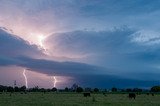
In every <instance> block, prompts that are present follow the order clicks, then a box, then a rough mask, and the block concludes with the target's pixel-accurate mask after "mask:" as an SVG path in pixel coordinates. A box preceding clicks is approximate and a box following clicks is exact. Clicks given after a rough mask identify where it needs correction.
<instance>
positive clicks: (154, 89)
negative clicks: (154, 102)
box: [151, 86, 160, 92]
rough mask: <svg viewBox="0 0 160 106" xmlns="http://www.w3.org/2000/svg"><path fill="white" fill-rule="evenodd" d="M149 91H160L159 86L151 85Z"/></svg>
mask: <svg viewBox="0 0 160 106" xmlns="http://www.w3.org/2000/svg"><path fill="white" fill-rule="evenodd" d="M151 92H160V86H153V87H152V88H151Z"/></svg>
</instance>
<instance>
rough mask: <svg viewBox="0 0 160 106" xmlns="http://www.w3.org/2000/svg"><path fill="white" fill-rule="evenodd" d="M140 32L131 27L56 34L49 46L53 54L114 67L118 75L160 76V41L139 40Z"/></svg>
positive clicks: (50, 40) (50, 37)
mask: <svg viewBox="0 0 160 106" xmlns="http://www.w3.org/2000/svg"><path fill="white" fill-rule="evenodd" d="M137 32H138V30H133V29H130V28H128V27H121V28H115V29H113V30H111V31H98V32H97V31H73V32H66V33H57V34H53V35H51V36H49V37H48V38H47V39H46V42H45V43H46V45H48V46H49V47H50V50H51V52H52V51H54V52H52V53H53V54H59V55H61V56H68V57H70V56H75V57H76V56H77V57H80V58H79V61H81V62H82V61H83V62H85V63H89V64H95V65H97V66H102V67H105V68H107V69H108V68H110V69H111V71H112V72H114V73H116V74H118V75H124V74H125V73H128V75H129V73H132V74H133V73H136V72H142V73H145V72H146V73H147V72H153V73H154V72H156V73H159V71H158V69H157V68H156V65H158V64H160V61H159V58H160V55H159V49H160V48H159V46H157V45H158V44H159V43H158V42H159V38H158V37H157V38H156V37H155V38H154V42H156V43H155V44H154V43H152V42H153V40H152V39H153V38H149V37H148V38H144V37H139V36H140V35H137ZM137 37H139V38H137ZM135 38H136V39H138V41H137V40H135ZM144 39H147V44H146V42H143V41H144ZM148 44H150V45H148ZM81 57H82V58H81ZM73 61H74V59H73ZM75 61H76V59H75ZM130 75H131V74H130Z"/></svg>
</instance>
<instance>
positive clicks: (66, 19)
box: [0, 0, 160, 88]
mask: <svg viewBox="0 0 160 106" xmlns="http://www.w3.org/2000/svg"><path fill="white" fill-rule="evenodd" d="M159 5H160V1H159V0H154V1H151V0H134V1H131V0H61V1H58V0H34V1H33V0H27V1H24V0H0V27H1V30H0V45H1V46H0V51H1V52H0V73H1V74H0V76H1V75H5V76H6V77H4V76H3V77H1V79H0V80H1V82H0V83H1V84H6V85H12V83H13V81H14V80H18V81H19V85H24V84H25V81H24V78H23V75H21V73H22V72H23V70H24V69H26V70H27V76H28V77H29V78H28V80H29V85H30V87H32V86H36V85H39V86H41V87H53V84H52V82H53V81H52V79H50V77H51V76H56V78H57V81H58V82H57V87H59V88H61V87H65V86H70V85H71V84H73V83H78V84H80V85H82V86H96V85H97V86H98V87H111V86H115V85H116V84H119V83H122V84H121V85H117V86H119V87H128V86H136V87H137V86H141V87H146V86H152V85H155V84H157V83H158V81H159V80H160V79H159V74H160V71H159V70H160V66H159V65H160V61H159V58H160V55H159V50H160V46H159V44H160V31H159V27H160V25H159V21H160V19H159V16H160V7H159ZM12 67H13V69H14V70H12V71H11V69H12ZM34 72H35V75H33V74H32V73H34ZM11 73H12V74H14V76H13V77H11V76H10V74H11ZM17 73H18V74H17ZM8 76H10V77H9V78H8ZM35 79H36V80H35ZM47 81H48V82H47ZM119 81H120V82H119ZM46 82H47V83H46ZM136 82H137V83H136Z"/></svg>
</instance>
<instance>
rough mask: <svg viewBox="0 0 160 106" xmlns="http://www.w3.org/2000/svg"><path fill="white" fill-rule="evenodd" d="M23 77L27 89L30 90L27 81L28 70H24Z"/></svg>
mask: <svg viewBox="0 0 160 106" xmlns="http://www.w3.org/2000/svg"><path fill="white" fill-rule="evenodd" d="M23 76H24V79H25V85H26V88H28V81H27V76H26V70H25V69H24V70H23Z"/></svg>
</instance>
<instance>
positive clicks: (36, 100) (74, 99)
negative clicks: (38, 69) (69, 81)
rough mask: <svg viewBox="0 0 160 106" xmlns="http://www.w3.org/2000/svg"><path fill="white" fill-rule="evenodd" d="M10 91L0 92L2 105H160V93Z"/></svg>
mask: <svg viewBox="0 0 160 106" xmlns="http://www.w3.org/2000/svg"><path fill="white" fill-rule="evenodd" d="M106 95H107V96H104V95H103V94H91V97H83V94H77V93H46V94H44V93H27V94H20V93H13V94H12V95H11V96H10V94H9V93H2V94H0V106H160V95H159V94H157V95H155V96H152V95H146V94H141V95H137V97H136V99H135V100H134V99H129V98H128V97H127V96H128V95H127V94H106Z"/></svg>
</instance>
